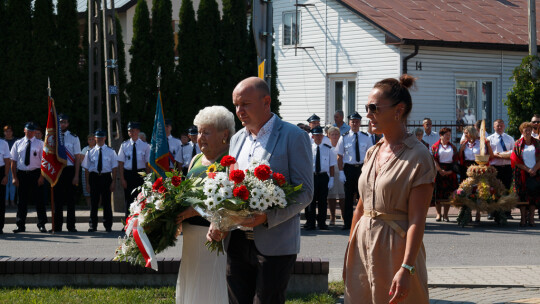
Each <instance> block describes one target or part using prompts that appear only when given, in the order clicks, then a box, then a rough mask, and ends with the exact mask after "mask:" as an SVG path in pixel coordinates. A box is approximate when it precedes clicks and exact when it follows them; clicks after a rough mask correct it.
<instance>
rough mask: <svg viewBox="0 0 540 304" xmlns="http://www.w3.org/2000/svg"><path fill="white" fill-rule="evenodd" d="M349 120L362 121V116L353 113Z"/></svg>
mask: <svg viewBox="0 0 540 304" xmlns="http://www.w3.org/2000/svg"><path fill="white" fill-rule="evenodd" d="M351 119H362V116H360V114H358V112H356V111H355V112H354V113H352V114H350V115H349V120H351Z"/></svg>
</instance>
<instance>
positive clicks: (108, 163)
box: [82, 145, 118, 173]
mask: <svg viewBox="0 0 540 304" xmlns="http://www.w3.org/2000/svg"><path fill="white" fill-rule="evenodd" d="M99 149H101V150H102V151H101V157H102V159H101V164H102V167H101V173H109V172H112V169H114V168H116V167H118V160H117V156H116V152H114V150H113V149H111V148H110V147H108V146H107V145H103V146H101V147H100V146H98V145H96V146H95V147H94V148H93V149H92V150H90V151H88V153H86V155H85V156H84V160H83V162H82V167H83V168H85V169H86V170H88V171H89V172H95V173H99V172H98V169H97V166H98V159H99Z"/></svg>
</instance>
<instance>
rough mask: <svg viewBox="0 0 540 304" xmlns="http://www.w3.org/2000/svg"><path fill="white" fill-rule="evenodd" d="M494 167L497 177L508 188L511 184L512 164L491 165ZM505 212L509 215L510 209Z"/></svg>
mask: <svg viewBox="0 0 540 304" xmlns="http://www.w3.org/2000/svg"><path fill="white" fill-rule="evenodd" d="M493 167H495V169H497V179H498V180H500V181H501V182H502V183H503V185H504V186H505V187H506V189H510V187H511V186H512V176H513V172H512V166H511V165H504V166H493ZM505 214H506V215H507V216H508V215H511V214H512V212H511V211H506V212H505Z"/></svg>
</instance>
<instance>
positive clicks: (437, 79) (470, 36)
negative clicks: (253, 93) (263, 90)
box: [273, 0, 539, 126]
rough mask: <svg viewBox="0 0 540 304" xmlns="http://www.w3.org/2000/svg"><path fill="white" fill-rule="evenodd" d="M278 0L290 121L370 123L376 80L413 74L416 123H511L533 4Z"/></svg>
mask: <svg viewBox="0 0 540 304" xmlns="http://www.w3.org/2000/svg"><path fill="white" fill-rule="evenodd" d="M538 2H539V1H537V3H538ZM273 3H274V30H275V53H276V61H277V65H278V78H279V79H278V88H279V90H280V101H281V103H282V107H281V110H280V113H281V114H282V116H283V118H284V119H285V120H287V121H290V122H294V123H297V122H304V123H305V121H306V119H307V118H308V117H309V116H310V115H311V114H313V113H316V114H317V115H319V116H320V117H321V119H322V120H324V122H325V123H333V122H334V121H333V114H334V112H335V110H337V109H342V110H344V111H345V114H346V115H347V114H348V113H349V112H352V111H355V110H356V111H358V112H359V113H360V114H361V115H362V116H363V117H365V110H364V104H365V103H366V100H367V96H368V94H369V92H370V90H371V88H372V87H373V85H374V84H375V82H377V81H379V80H381V79H384V78H387V77H399V75H401V74H402V73H405V72H407V73H408V74H411V75H413V76H415V77H417V78H418V80H417V83H416V86H417V89H416V90H415V91H412V96H413V110H412V113H411V116H410V120H411V121H418V120H422V119H423V118H424V117H430V118H431V119H433V120H435V121H448V122H453V123H455V122H456V120H458V119H463V120H464V121H465V122H468V121H471V122H474V121H476V120H477V119H486V125H487V126H491V124H492V123H491V122H492V121H493V120H495V119H497V118H503V119H504V120H505V121H507V117H508V113H507V109H506V107H505V106H504V104H503V100H504V99H505V98H506V94H507V92H508V91H509V90H510V89H511V87H512V85H513V81H512V80H510V77H511V76H512V71H513V69H514V68H515V67H517V66H518V65H519V64H520V63H521V60H522V58H523V57H524V56H526V55H527V51H528V47H527V44H528V42H527V39H528V34H527V1H526V0H512V1H506V0H497V1H485V0H454V1H442V0H423V1H417V0H298V2H296V1H295V0H274V2H273ZM296 4H298V5H296ZM537 5H538V4H537ZM297 16H298V17H297ZM297 20H298V22H296V21H297ZM297 24H298V32H296V25H297ZM415 48H416V50H417V52H416V51H415Z"/></svg>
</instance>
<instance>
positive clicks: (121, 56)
mask: <svg viewBox="0 0 540 304" xmlns="http://www.w3.org/2000/svg"><path fill="white" fill-rule="evenodd" d="M115 20H116V29H115V30H116V52H117V55H118V56H117V59H118V62H117V65H118V67H117V69H118V98H119V101H120V111H121V112H122V113H124V109H125V108H127V104H126V102H127V96H126V82H127V75H126V51H125V47H126V46H125V44H124V37H123V36H122V25H121V24H120V18H118V14H116V15H115ZM120 118H121V121H122V122H123V123H124V125H125V124H126V123H127V122H128V120H126V118H124V117H122V115H121V116H120ZM122 130H123V132H124V138H127V136H128V134H127V130H126V128H122Z"/></svg>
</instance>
